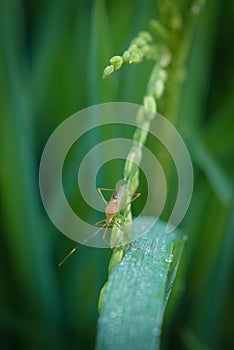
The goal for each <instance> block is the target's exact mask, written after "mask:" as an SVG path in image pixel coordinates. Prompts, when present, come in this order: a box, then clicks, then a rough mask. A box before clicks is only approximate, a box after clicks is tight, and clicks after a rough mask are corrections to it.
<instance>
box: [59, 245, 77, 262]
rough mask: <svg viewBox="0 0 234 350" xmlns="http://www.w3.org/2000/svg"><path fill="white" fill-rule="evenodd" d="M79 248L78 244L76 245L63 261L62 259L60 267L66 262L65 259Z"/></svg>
mask: <svg viewBox="0 0 234 350" xmlns="http://www.w3.org/2000/svg"><path fill="white" fill-rule="evenodd" d="M77 248H78V245H77V246H75V247H74V248H73V249H72V250H71V251H70V252H69V253H68V254H67V255H66V256H65V258H63V260H62V261H60V263H59V264H58V267H61V266H62V265H63V264H64V263H65V261H66V260H67V259H68V258H69V257H70V256H71V255H72V254H73V253H75V251H76V249H77Z"/></svg>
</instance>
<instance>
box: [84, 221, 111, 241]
mask: <svg viewBox="0 0 234 350" xmlns="http://www.w3.org/2000/svg"><path fill="white" fill-rule="evenodd" d="M105 226H106V222H105V224H103V225H102V226H101V227H100V228H99V229H97V230H96V231H95V232H94V233H93V234H92V235H91V236H90V237H88V238H86V239H85V240H84V242H87V241H88V240H90V238H92V237H94V236H96V235H97V234H98V232H100V231H101V230H102V229H103V228H104V227H105Z"/></svg>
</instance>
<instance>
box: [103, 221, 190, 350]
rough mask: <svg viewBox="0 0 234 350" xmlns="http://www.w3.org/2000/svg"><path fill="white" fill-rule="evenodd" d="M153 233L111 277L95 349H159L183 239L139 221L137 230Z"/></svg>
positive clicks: (162, 225) (138, 243) (159, 224)
mask: <svg viewBox="0 0 234 350" xmlns="http://www.w3.org/2000/svg"><path fill="white" fill-rule="evenodd" d="M150 224H152V225H153V226H152V227H151V228H150V230H149V231H148V232H147V233H146V234H145V235H144V236H143V237H142V238H140V239H138V240H137V241H135V242H134V245H135V249H134V248H130V249H128V251H127V252H126V254H125V256H124V258H123V260H122V261H121V263H120V264H119V265H118V266H117V267H116V268H115V269H114V270H113V271H112V272H111V274H110V277H109V280H108V286H107V289H106V291H105V293H104V295H103V300H102V303H103V305H102V307H101V315H100V317H99V321H98V329H99V332H98V337H97V344H96V349H103V350H105V349H116V350H118V349H123V348H124V347H126V348H127V349H149V350H150V349H159V343H160V335H161V327H162V321H163V315H164V310H165V307H166V304H167V300H168V298H169V295H170V291H171V287H172V284H173V282H174V278H175V275H176V271H177V268H178V265H179V259H180V255H181V252H182V249H183V242H184V239H183V237H182V235H181V234H180V233H179V232H178V231H174V233H173V234H167V233H166V231H165V228H166V224H165V223H163V222H161V221H158V222H156V223H155V219H154V218H150V217H140V218H138V219H137V220H136V226H135V229H136V230H137V231H138V233H139V232H141V230H144V227H145V226H146V225H150Z"/></svg>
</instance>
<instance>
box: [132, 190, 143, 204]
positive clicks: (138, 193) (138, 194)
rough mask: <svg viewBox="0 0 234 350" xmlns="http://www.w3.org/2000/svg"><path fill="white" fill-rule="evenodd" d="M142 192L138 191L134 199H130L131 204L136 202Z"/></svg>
mask: <svg viewBox="0 0 234 350" xmlns="http://www.w3.org/2000/svg"><path fill="white" fill-rule="evenodd" d="M140 195H141V192H137V193H135V194H134V195H133V197H132V199H131V200H130V202H129V204H130V203H132V202H134V201H135V200H136V199H137V198H138V197H140Z"/></svg>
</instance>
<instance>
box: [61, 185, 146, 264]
mask: <svg viewBox="0 0 234 350" xmlns="http://www.w3.org/2000/svg"><path fill="white" fill-rule="evenodd" d="M97 191H98V194H99V195H100V197H101V199H102V200H103V202H104V203H105V205H106V208H105V215H106V217H105V219H102V220H100V221H98V222H96V223H95V226H100V227H99V229H97V230H96V231H95V232H94V233H93V234H92V235H91V236H90V237H88V238H87V239H86V240H85V241H84V242H87V241H88V240H90V239H91V238H92V237H93V236H96V235H97V234H98V233H99V232H100V231H101V230H102V229H104V233H103V235H102V239H103V241H104V242H106V244H107V245H109V246H110V247H111V248H113V247H116V246H121V245H125V244H131V242H130V233H131V222H132V216H131V207H130V206H131V203H132V202H133V201H135V200H136V199H137V198H138V197H139V196H140V195H141V193H135V194H132V190H131V184H130V182H129V181H128V180H124V179H122V180H120V181H118V183H117V185H116V188H115V190H114V189H109V188H101V187H99V188H98V189H97ZM103 191H112V192H113V194H112V196H111V198H110V200H109V201H107V200H106V199H105V197H104V195H103V193H102V192H103ZM108 228H112V231H111V237H110V240H109V241H107V239H106V235H107V232H108ZM77 247H78V245H77V246H76V247H74V248H73V249H72V250H71V251H70V253H69V254H68V255H67V256H66V257H65V258H64V259H63V260H62V261H61V262H60V263H59V264H58V266H61V265H62V264H63V263H64V262H65V261H66V260H67V259H68V258H69V257H70V256H71V255H72V254H73V253H74V252H75V251H76V249H77Z"/></svg>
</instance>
